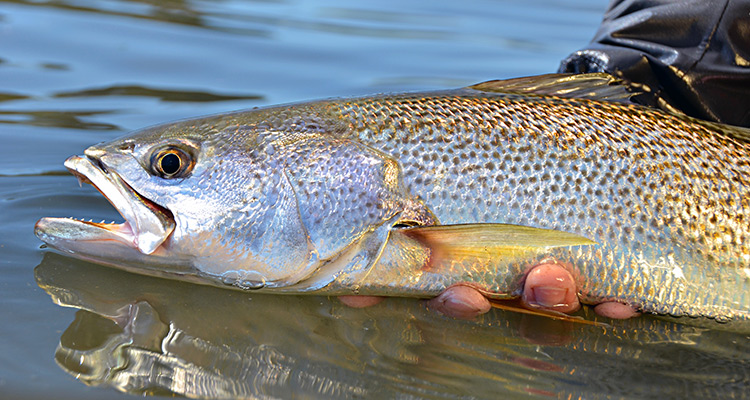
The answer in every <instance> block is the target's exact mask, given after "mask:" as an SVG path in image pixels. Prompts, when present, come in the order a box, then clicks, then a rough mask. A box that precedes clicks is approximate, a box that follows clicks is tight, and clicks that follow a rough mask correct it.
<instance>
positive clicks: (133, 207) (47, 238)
mask: <svg viewBox="0 0 750 400" xmlns="http://www.w3.org/2000/svg"><path fill="white" fill-rule="evenodd" d="M64 165H65V167H66V168H67V169H68V170H69V171H70V172H71V173H72V174H73V175H74V176H76V177H77V178H78V180H79V182H86V183H90V184H91V185H93V186H94V187H95V188H96V189H97V190H98V191H99V192H100V193H101V194H102V195H103V196H104V197H105V198H106V199H107V200H108V201H109V202H110V204H112V206H113V207H115V209H116V210H117V212H118V213H120V215H121V216H122V217H123V218H124V219H125V222H124V223H122V224H114V223H111V224H105V223H103V222H102V223H96V222H91V221H83V220H79V219H74V218H49V217H48V218H42V219H41V220H39V221H38V222H37V224H36V226H35V233H36V235H37V236H38V237H39V238H40V239H42V240H43V241H44V242H46V243H48V244H50V245H52V246H53V247H61V246H59V245H60V244H62V243H63V242H64V241H78V242H80V241H92V242H97V241H99V242H101V241H113V240H114V241H118V242H121V243H123V244H125V245H127V246H129V247H132V248H136V249H138V250H139V251H140V252H141V253H143V254H152V253H154V252H155V251H156V250H157V248H159V246H161V245H162V244H163V243H164V241H166V240H167V238H168V237H169V236H170V235H171V234H172V232H173V231H174V228H175V221H174V217H173V215H172V213H171V212H170V211H169V210H168V209H166V208H165V207H163V206H161V205H159V204H156V203H154V202H153V201H151V200H149V199H148V198H146V197H145V196H143V195H141V194H140V193H138V192H137V191H136V190H135V189H133V188H132V187H131V186H130V185H129V184H128V183H127V182H125V180H124V179H122V177H120V175H119V174H118V173H117V172H115V171H114V170H112V169H111V168H107V167H106V166H105V165H104V164H103V163H102V161H101V160H100V159H98V158H92V157H84V156H73V157H70V158H68V159H67V160H65V164H64ZM62 247H65V246H64V245H63V246H62Z"/></svg>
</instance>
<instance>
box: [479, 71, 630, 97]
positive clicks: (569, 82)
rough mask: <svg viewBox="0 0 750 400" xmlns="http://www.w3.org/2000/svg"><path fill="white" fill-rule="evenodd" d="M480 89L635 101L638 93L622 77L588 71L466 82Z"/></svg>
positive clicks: (484, 90) (497, 91) (494, 91)
mask: <svg viewBox="0 0 750 400" xmlns="http://www.w3.org/2000/svg"><path fill="white" fill-rule="evenodd" d="M469 89H474V90H479V91H482V92H493V93H508V94H526V95H539V96H557V97H565V98H576V99H589V100H601V101H609V102H616V103H626V104H635V103H634V102H633V98H634V97H635V96H638V95H640V94H641V93H642V91H639V90H637V89H635V88H634V87H632V86H628V85H626V84H625V82H624V81H622V80H621V79H618V78H616V77H614V76H612V75H609V74H607V73H604V72H598V73H591V74H546V75H537V76H527V77H523V78H514V79H507V80H496V81H488V82H483V83H478V84H476V85H473V86H469Z"/></svg>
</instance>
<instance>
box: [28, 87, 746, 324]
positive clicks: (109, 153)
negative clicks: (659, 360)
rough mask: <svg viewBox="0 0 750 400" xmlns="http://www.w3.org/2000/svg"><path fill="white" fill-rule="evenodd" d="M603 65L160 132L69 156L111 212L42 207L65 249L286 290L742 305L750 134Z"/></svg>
mask: <svg viewBox="0 0 750 400" xmlns="http://www.w3.org/2000/svg"><path fill="white" fill-rule="evenodd" d="M612 84H613V82H612V80H611V79H610V78H608V77H605V76H601V75H579V76H559V75H552V76H542V77H536V78H525V79H524V78H522V79H516V80H510V81H493V82H487V83H483V84H479V85H475V86H472V87H469V88H464V89H458V90H453V91H441V92H431V93H407V94H398V95H380V96H374V97H365V98H356V99H341V100H325V101H317V102H311V103H303V104H297V105H288V106H279V107H270V108H263V109H253V110H248V111H240V112H234V113H229V114H222V115H216V116H209V117H204V118H199V119H192V120H186V121H182V122H177V123H173V124H167V125H161V126H156V127H152V128H148V129H144V130H141V131H138V132H135V133H133V134H131V135H128V136H126V137H123V138H120V139H116V140H113V141H110V142H106V143H102V144H98V145H95V146H92V147H90V148H88V149H86V151H85V155H84V156H74V157H71V158H69V159H68V160H67V161H66V162H65V166H66V167H67V168H68V169H69V170H70V171H71V172H72V173H73V174H74V175H76V176H78V177H79V179H81V180H83V181H86V182H89V183H91V184H93V185H94V186H96V187H97V189H99V191H100V192H101V193H102V194H104V195H105V196H106V197H107V198H108V199H109V201H110V202H111V203H112V204H113V205H114V206H115V207H116V208H117V210H118V211H119V212H120V214H121V215H122V216H123V218H124V219H125V222H124V223H123V224H114V223H113V224H105V223H94V222H86V221H79V220H75V219H67V218H43V219H41V220H40V221H39V222H38V223H37V225H36V234H37V235H38V236H39V237H40V238H41V239H42V240H43V241H45V242H47V243H48V244H50V245H51V246H53V247H56V248H58V249H60V250H62V251H64V252H68V253H71V254H72V255H73V256H75V257H80V258H84V259H88V260H93V261H95V262H99V263H103V264H107V265H113V266H117V267H120V268H125V269H128V270H131V271H135V272H140V273H146V274H151V275H159V276H166V277H170V278H175V279H183V280H189V281H193V282H198V283H205V284H213V285H217V286H226V287H232V288H237V289H244V290H248V289H263V290H274V291H278V292H285V293H316V294H356V293H358V294H370V295H388V296H413V297H430V296H434V295H436V294H437V293H440V292H441V291H443V290H444V289H446V288H447V287H449V286H451V285H455V284H467V285H471V286H473V287H475V288H477V289H478V290H480V291H482V292H483V293H485V294H486V295H487V296H489V297H490V298H496V299H503V298H512V297H516V296H519V295H520V293H521V289H522V283H523V279H524V276H525V273H526V272H527V271H528V269H529V268H530V267H531V266H533V265H535V264H537V263H539V262H540V261H541V260H542V259H543V258H548V257H554V258H555V259H557V260H560V261H562V262H564V264H566V265H569V266H570V268H571V270H572V271H571V272H572V273H573V275H574V277H575V279H576V283H577V285H578V288H579V296H580V297H581V300H582V301H583V302H584V303H591V304H596V303H599V302H602V301H619V302H623V303H626V304H630V305H632V306H634V307H636V308H638V309H641V310H643V311H646V312H652V313H661V314H671V315H676V316H681V315H689V316H704V317H711V318H717V319H719V320H728V319H747V318H748V317H750V292H749V290H748V289H749V288H750V250H749V249H748V245H747V239H748V237H749V236H748V235H749V233H750V197H749V195H750V142H749V139H748V138H750V134H749V133H748V131H747V130H744V129H740V128H735V127H729V126H724V125H718V124H714V123H708V122H703V121H698V120H695V119H692V118H688V117H685V116H682V115H674V114H668V113H665V112H662V111H658V110H654V109H650V108H646V107H642V106H637V105H633V104H628V103H627V101H625V100H624V99H625V98H626V97H627V96H626V95H625V94H624V91H623V90H622V89H621V87H619V86H616V85H614V86H613V85H612Z"/></svg>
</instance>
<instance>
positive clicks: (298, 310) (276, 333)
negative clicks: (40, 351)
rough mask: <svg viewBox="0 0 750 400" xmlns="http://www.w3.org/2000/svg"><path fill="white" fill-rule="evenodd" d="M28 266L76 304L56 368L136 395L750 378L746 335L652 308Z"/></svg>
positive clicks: (555, 390) (527, 390)
mask: <svg viewBox="0 0 750 400" xmlns="http://www.w3.org/2000/svg"><path fill="white" fill-rule="evenodd" d="M35 275H36V279H37V283H38V285H39V286H40V287H42V288H43V289H44V290H46V291H47V292H48V293H49V294H50V296H51V297H52V299H53V301H55V302H56V303H58V304H60V305H63V306H69V307H74V308H78V309H80V311H78V313H77V314H76V318H75V320H74V321H73V322H72V323H71V325H70V326H69V327H68V328H67V330H65V332H64V333H63V334H62V337H61V338H60V343H59V346H58V348H57V351H56V354H55V359H56V360H57V362H58V364H59V365H60V366H61V367H62V368H63V369H64V370H66V371H67V372H69V373H70V374H71V375H73V376H75V377H77V378H78V379H80V380H81V381H82V382H84V383H86V384H88V385H98V386H109V387H113V388H116V389H118V390H121V391H125V392H129V393H135V394H178V395H184V396H188V397H257V396H271V397H281V398H289V397H302V398H318V397H322V398H352V397H367V398H372V397H375V398H443V397H455V396H467V397H480V398H481V397H485V398H496V397H502V396H503V395H511V396H527V395H529V394H531V395H534V396H538V397H560V398H568V397H569V396H571V397H579V396H581V397H584V398H605V397H607V398H608V397H610V396H633V397H640V398H642V397H659V398H662V397H663V396H679V395H680V394H685V393H690V394H692V395H698V397H701V396H706V397H712V398H716V397H732V396H734V395H738V396H739V395H741V394H742V393H744V392H745V390H746V388H747V385H748V384H750V371H748V367H747V365H748V362H750V344H749V343H748V342H749V341H748V340H747V338H748V337H747V334H743V333H736V332H728V331H718V330H710V329H705V328H701V327H696V326H689V325H683V324H678V323H674V322H669V321H662V320H658V319H653V318H646V317H644V318H640V319H635V320H631V321H611V323H612V324H613V326H612V327H611V328H606V329H604V328H601V327H592V326H588V325H580V324H574V325H571V324H569V323H561V322H557V321H551V320H547V319H544V318H541V319H540V318H538V317H533V316H527V315H520V314H515V313H511V312H503V311H501V310H493V311H491V312H490V313H489V314H488V315H486V316H484V317H483V318H480V319H478V320H477V321H458V320H453V319H449V318H445V317H442V316H439V315H437V314H436V313H433V312H431V311H429V310H426V309H424V307H423V306H422V305H421V304H420V303H419V302H416V301H413V300H408V299H390V300H388V301H386V302H384V303H383V304H381V305H378V306H375V307H372V308H369V309H351V308H347V307H345V306H343V305H341V304H340V303H339V302H338V301H337V300H335V299H328V298H324V297H313V296H278V295H277V296H274V295H259V294H248V293H242V292H235V291H230V290H222V289H217V288H212V287H204V286H198V285H191V284H186V283H181V282H173V281H167V280H162V279H156V278H150V277H144V276H138V275H132V274H128V273H125V272H122V271H117V270H113V269H108V268H103V267H100V266H95V265H91V264H87V263H83V262H80V261H76V260H71V259H68V258H66V257H63V256H60V255H57V254H54V253H47V254H45V257H44V260H43V261H42V263H41V264H40V265H39V266H38V267H37V268H36V270H35ZM588 317H590V318H593V316H591V315H589V316H588ZM613 377H619V378H617V379H613Z"/></svg>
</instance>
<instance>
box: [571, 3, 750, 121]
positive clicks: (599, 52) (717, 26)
mask: <svg viewBox="0 0 750 400" xmlns="http://www.w3.org/2000/svg"><path fill="white" fill-rule="evenodd" d="M560 72H573V73H585V72H608V73H610V74H612V75H614V76H617V77H619V78H621V79H623V80H624V81H626V82H628V83H630V84H632V85H633V86H635V87H640V88H641V89H643V90H646V91H647V93H648V94H647V95H646V96H645V99H644V96H640V97H639V98H640V99H641V100H640V101H642V102H645V103H646V104H649V105H653V106H657V107H661V108H663V109H668V110H676V111H680V112H682V113H685V114H687V115H691V116H693V117H697V118H701V119H706V120H711V121H718V122H723V123H726V124H731V125H739V126H750V1H736V0H687V1H666V0H651V1H648V0H613V1H612V3H611V4H610V8H609V10H608V11H607V12H606V13H605V15H604V20H603V22H602V25H601V27H600V28H599V31H598V32H597V33H596V36H595V37H594V40H593V41H592V43H591V45H590V46H589V47H588V48H586V49H583V50H580V51H577V52H575V53H573V54H572V55H570V56H569V57H568V58H567V59H565V60H563V62H562V63H561V65H560Z"/></svg>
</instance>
